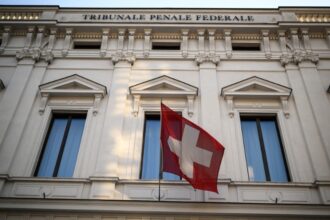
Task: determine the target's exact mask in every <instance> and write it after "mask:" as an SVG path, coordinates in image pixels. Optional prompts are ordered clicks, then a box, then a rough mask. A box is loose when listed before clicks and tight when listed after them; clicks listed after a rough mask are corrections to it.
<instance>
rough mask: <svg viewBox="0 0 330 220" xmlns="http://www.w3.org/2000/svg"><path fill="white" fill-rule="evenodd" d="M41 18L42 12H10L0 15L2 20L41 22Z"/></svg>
mask: <svg viewBox="0 0 330 220" xmlns="http://www.w3.org/2000/svg"><path fill="white" fill-rule="evenodd" d="M40 16H41V12H19V11H16V12H15V11H10V12H9V11H8V12H1V13H0V20H6V21H10V20H14V21H15V20H19V21H25V20H39V19H40Z"/></svg>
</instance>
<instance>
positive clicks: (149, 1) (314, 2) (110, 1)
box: [0, 0, 330, 8]
mask: <svg viewBox="0 0 330 220" xmlns="http://www.w3.org/2000/svg"><path fill="white" fill-rule="evenodd" d="M0 5H59V6H61V7H108V8H112V7H117V8H118V7H123V8H139V7H140V8H152V7H154V8H277V7H279V6H323V7H324V6H330V0H79V1H77V0H0Z"/></svg>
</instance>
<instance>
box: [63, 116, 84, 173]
mask: <svg viewBox="0 0 330 220" xmlns="http://www.w3.org/2000/svg"><path fill="white" fill-rule="evenodd" d="M84 126H85V119H84V118H73V119H72V121H71V125H70V129H69V133H68V136H67V139H66V143H65V146H64V152H63V156H62V159H61V163H60V167H59V170H58V174H57V176H58V177H71V176H73V172H74V168H75V165H76V161H77V155H78V151H79V146H80V141H81V136H82V133H83V130H84Z"/></svg>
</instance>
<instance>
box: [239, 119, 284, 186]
mask: <svg viewBox="0 0 330 220" xmlns="http://www.w3.org/2000/svg"><path fill="white" fill-rule="evenodd" d="M241 128H242V135H243V142H244V143H243V144H244V150H245V157H246V162H247V169H248V170H247V171H248V175H249V179H250V181H260V182H265V181H271V182H289V181H290V176H289V170H288V166H287V163H286V159H285V153H284V149H283V144H282V140H281V137H280V131H279V127H278V125H277V120H276V116H252V115H250V116H241Z"/></svg>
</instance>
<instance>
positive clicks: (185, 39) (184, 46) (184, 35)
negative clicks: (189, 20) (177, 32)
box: [181, 29, 189, 57]
mask: <svg viewBox="0 0 330 220" xmlns="http://www.w3.org/2000/svg"><path fill="white" fill-rule="evenodd" d="M181 33H182V56H183V57H187V56H188V34H189V29H182V30H181Z"/></svg>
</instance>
